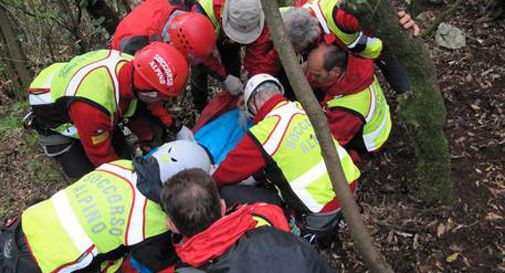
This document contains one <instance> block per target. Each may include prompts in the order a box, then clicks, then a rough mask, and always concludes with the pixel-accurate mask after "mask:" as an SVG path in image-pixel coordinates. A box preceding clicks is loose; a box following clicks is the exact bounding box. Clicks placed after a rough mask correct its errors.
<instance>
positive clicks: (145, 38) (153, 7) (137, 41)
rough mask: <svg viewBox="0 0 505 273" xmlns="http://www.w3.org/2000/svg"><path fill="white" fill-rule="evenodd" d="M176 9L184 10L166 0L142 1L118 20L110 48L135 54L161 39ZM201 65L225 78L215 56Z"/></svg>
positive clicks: (216, 75)
mask: <svg viewBox="0 0 505 273" xmlns="http://www.w3.org/2000/svg"><path fill="white" fill-rule="evenodd" d="M176 10H184V7H183V6H182V5H181V6H179V5H175V4H170V3H169V1H168V0H163V1H159V0H146V1H144V2H143V3H141V4H140V5H138V6H137V7H136V8H135V9H134V10H133V11H132V12H131V13H129V14H128V15H126V17H125V18H123V20H121V22H119V25H118V26H117V28H116V32H115V33H114V35H113V36H112V40H111V48H112V49H117V50H121V51H123V52H126V53H128V54H135V52H137V51H138V50H139V49H141V48H143V47H144V46H146V45H148V44H149V43H151V42H153V41H160V40H162V38H163V37H162V35H163V28H164V26H165V24H166V23H167V20H168V18H169V17H170V15H171V14H172V13H173V12H174V11H176ZM203 65H205V66H206V67H207V68H208V69H209V70H210V72H211V73H212V74H213V76H214V77H216V78H217V79H219V80H221V81H222V80H224V79H225V77H226V75H227V74H226V71H225V69H224V66H223V65H222V64H221V63H220V62H219V60H218V59H217V58H216V57H214V56H209V58H207V59H206V60H204V61H203Z"/></svg>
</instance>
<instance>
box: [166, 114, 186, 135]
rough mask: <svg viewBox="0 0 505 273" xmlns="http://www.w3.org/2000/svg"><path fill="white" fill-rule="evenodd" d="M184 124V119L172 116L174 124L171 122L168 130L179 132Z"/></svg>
mask: <svg viewBox="0 0 505 273" xmlns="http://www.w3.org/2000/svg"><path fill="white" fill-rule="evenodd" d="M182 126H184V124H182V120H181V119H180V118H176V117H172V124H170V126H169V127H168V130H169V131H170V132H172V133H174V134H177V133H179V131H180V130H181V128H182Z"/></svg>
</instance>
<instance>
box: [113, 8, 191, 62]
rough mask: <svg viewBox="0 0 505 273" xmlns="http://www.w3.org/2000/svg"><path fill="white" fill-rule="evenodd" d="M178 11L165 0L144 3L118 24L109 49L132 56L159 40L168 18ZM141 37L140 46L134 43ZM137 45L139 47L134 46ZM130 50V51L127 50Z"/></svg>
mask: <svg viewBox="0 0 505 273" xmlns="http://www.w3.org/2000/svg"><path fill="white" fill-rule="evenodd" d="M178 9H182V8H181V7H180V6H176V5H172V4H170V3H169V1H166V0H163V1H159V0H146V1H144V2H143V3H141V4H140V5H138V6H137V7H136V8H135V9H134V10H133V11H132V12H130V13H129V14H128V15H126V17H124V18H123V19H122V20H121V22H119V24H118V26H117V28H116V32H114V35H113V36H112V40H111V48H112V49H117V50H121V51H125V52H127V53H130V54H133V53H135V52H134V51H136V50H138V49H140V48H142V47H143V46H145V45H147V44H148V43H150V42H153V41H155V40H161V36H162V32H163V27H164V26H165V24H166V22H167V20H168V17H169V16H170V14H172V12H174V11H175V10H178ZM142 37H143V38H145V40H144V41H142V43H141V44H140V42H141V41H139V40H137V41H135V39H141V38H142ZM137 43H139V45H140V47H138V46H137V45H136V44H137ZM132 47H135V48H132ZM130 48H132V50H128V49H130ZM125 49H126V50H125ZM132 51H133V52H132Z"/></svg>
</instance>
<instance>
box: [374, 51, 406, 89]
mask: <svg viewBox="0 0 505 273" xmlns="http://www.w3.org/2000/svg"><path fill="white" fill-rule="evenodd" d="M376 64H377V66H378V67H379V68H380V70H381V71H382V74H383V75H384V77H385V78H386V80H387V81H388V83H389V85H390V86H391V88H393V90H395V91H396V93H398V94H403V93H405V92H407V91H409V90H410V88H411V85H412V83H411V81H410V78H409V75H408V74H407V70H406V69H405V66H404V65H403V63H401V62H400V60H399V59H398V58H397V57H396V56H395V54H394V53H393V52H391V50H389V49H387V48H384V49H383V50H382V55H381V57H380V58H379V60H377V61H376Z"/></svg>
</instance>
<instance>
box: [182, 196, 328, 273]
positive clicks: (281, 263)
mask: <svg viewBox="0 0 505 273" xmlns="http://www.w3.org/2000/svg"><path fill="white" fill-rule="evenodd" d="M254 216H255V217H260V218H261V219H263V220H265V221H266V222H268V223H269V225H264V226H260V227H257V224H258V222H257V220H255V219H254V218H253V217H254ZM256 219H258V218H256ZM288 231H289V226H288V223H287V220H286V218H285V217H284V215H283V213H282V210H281V209H280V208H279V207H276V206H273V205H267V204H262V203H258V204H254V205H250V206H242V207H240V208H238V209H237V210H235V211H233V212H231V213H230V214H228V215H226V216H225V217H223V218H221V219H220V220H218V221H217V222H215V223H214V224H212V225H211V226H210V227H209V228H207V229H206V230H205V231H203V232H201V233H199V234H197V235H195V236H193V237H191V238H189V239H186V240H185V241H183V243H181V244H178V245H176V246H175V249H176V253H177V255H178V256H179V257H180V259H181V261H182V263H181V264H180V265H178V266H177V268H181V267H186V268H187V267H192V268H198V269H199V270H203V271H205V272H209V273H214V272H216V273H217V272H223V273H224V272H230V273H232V272H233V273H234V272H237V273H239V272H240V273H249V272H251V273H252V272H254V273H261V272H278V273H288V272H289V273H298V272H300V273H302V272H314V273H318V272H321V273H323V272H334V270H333V269H332V268H331V267H330V266H329V265H328V263H327V262H326V261H325V260H324V259H323V258H322V257H321V256H320V255H319V254H318V253H317V252H316V251H315V250H314V249H313V248H312V247H311V246H310V245H308V244H307V243H306V242H305V241H304V240H303V239H301V238H299V237H296V236H295V235H293V234H291V233H289V232H288ZM176 271H177V269H176Z"/></svg>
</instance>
